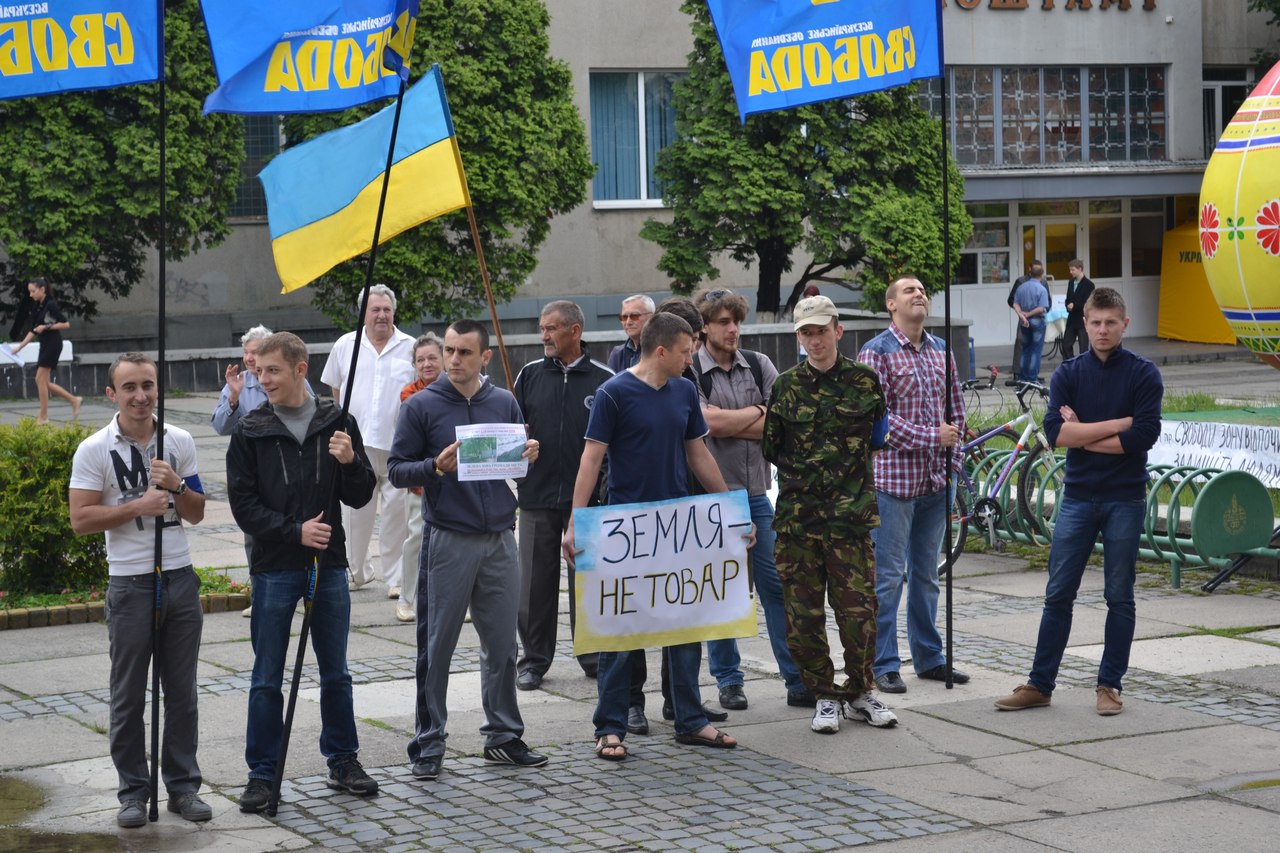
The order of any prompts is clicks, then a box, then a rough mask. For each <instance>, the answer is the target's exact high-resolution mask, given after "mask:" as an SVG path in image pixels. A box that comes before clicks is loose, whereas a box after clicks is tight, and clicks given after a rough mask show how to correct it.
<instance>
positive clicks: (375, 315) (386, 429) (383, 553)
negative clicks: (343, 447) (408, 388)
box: [321, 284, 414, 598]
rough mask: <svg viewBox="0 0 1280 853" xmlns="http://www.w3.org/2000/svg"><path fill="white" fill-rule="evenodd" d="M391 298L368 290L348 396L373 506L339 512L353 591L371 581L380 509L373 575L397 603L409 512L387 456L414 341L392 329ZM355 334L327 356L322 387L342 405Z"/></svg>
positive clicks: (387, 291)
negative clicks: (374, 482) (369, 469)
mask: <svg viewBox="0 0 1280 853" xmlns="http://www.w3.org/2000/svg"><path fill="white" fill-rule="evenodd" d="M395 320H396V295H395V292H394V291H393V290H392V289H391V288H389V287H387V286H386V285H385V284H375V285H374V286H373V287H371V288H369V306H368V309H367V310H366V311H365V320H364V334H363V335H361V336H360V359H359V361H358V362H357V364H356V378H355V384H354V385H353V387H352V390H351V406H350V412H351V414H352V415H353V416H354V417H355V419H356V423H358V424H359V425H360V432H361V434H362V435H363V437H364V447H365V451H366V452H367V453H368V456H369V461H370V462H371V463H373V471H374V473H375V474H376V475H377V477H378V486H377V490H376V491H375V492H374V496H373V500H371V501H369V503H367V504H365V506H363V507H362V508H360V509H351V508H350V507H347V506H346V505H345V504H344V505H343V507H342V514H343V519H342V523H343V526H344V527H345V528H346V530H347V559H348V562H349V566H350V569H349V571H350V572H351V589H352V590H353V591H354V590H357V589H359V588H360V587H362V586H364V585H365V584H367V583H369V582H370V581H372V580H373V578H374V571H373V568H372V566H370V565H369V562H370V561H369V541H370V539H371V538H372V536H373V521H374V517H375V515H377V513H378V512H379V508H381V513H382V523H381V526H380V527H379V533H378V543H379V549H378V550H379V566H380V571H379V572H378V574H379V575H380V576H381V577H382V581H383V583H385V584H386V585H387V590H388V591H387V597H388V598H399V597H400V581H401V574H402V566H401V557H402V555H403V553H404V551H403V549H404V540H405V537H406V536H407V535H408V525H409V515H408V513H409V506H408V503H409V502H408V500H407V497H406V495H407V494H408V493H407V492H405V491H404V490H402V489H397V488H395V487H394V486H392V485H391V483H390V481H389V480H388V479H387V453H388V451H390V449H391V440H392V439H393V438H394V437H395V425H396V415H397V414H398V413H399V411H400V389H401V388H403V387H404V386H405V385H407V384H409V383H410V382H412V381H413V377H414V368H413V341H414V339H413V336H412V335H407V334H405V333H404V332H402V331H400V330H399V329H397V328H396V325H395ZM355 341H356V333H355V332H348V333H347V334H345V335H343V336H342V337H340V338H338V340H337V342H336V343H335V344H334V345H333V350H332V351H331V352H330V353H329V361H328V362H327V363H326V364H325V367H324V373H323V374H321V381H323V382H324V383H325V384H326V385H328V386H329V387H330V388H331V389H332V391H333V398H334V399H335V400H337V401H338V402H339V403H341V402H342V395H343V393H345V391H346V387H347V375H348V373H349V372H350V370H351V350H352V347H354V346H355Z"/></svg>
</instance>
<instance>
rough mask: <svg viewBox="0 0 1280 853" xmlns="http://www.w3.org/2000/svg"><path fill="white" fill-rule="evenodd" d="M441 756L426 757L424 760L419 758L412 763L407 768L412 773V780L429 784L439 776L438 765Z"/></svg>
mask: <svg viewBox="0 0 1280 853" xmlns="http://www.w3.org/2000/svg"><path fill="white" fill-rule="evenodd" d="M441 758H442V756H439V755H428V756H426V757H425V758H419V759H418V760H417V761H415V762H413V766H412V767H411V768H409V770H410V772H411V773H413V778H415V779H418V780H419V781H422V782H430V781H432V780H433V779H435V778H436V777H437V776H439V775H440V764H441Z"/></svg>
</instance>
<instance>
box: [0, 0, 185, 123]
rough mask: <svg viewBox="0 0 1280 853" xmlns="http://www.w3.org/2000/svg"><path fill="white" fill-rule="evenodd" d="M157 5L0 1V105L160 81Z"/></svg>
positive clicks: (113, 0)
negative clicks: (35, 97) (8, 102)
mask: <svg viewBox="0 0 1280 853" xmlns="http://www.w3.org/2000/svg"><path fill="white" fill-rule="evenodd" d="M160 21H161V15H160V0H109V2H103V0H48V2H42V3H10V2H6V0H0V100H3V99H7V98H26V97H30V96H32V95H51V94H55V93H58V92H76V91H80V90H82V89H107V88H111V87H112V86H127V85H129V84H131V83H150V82H153V81H155V80H159V79H160V67H161V56H162V52H163V48H162V43H163V42H162V39H161V36H160Z"/></svg>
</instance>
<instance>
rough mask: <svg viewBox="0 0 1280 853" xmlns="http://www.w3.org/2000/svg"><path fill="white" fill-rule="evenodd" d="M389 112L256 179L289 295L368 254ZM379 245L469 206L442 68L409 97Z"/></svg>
mask: <svg viewBox="0 0 1280 853" xmlns="http://www.w3.org/2000/svg"><path fill="white" fill-rule="evenodd" d="M394 115H395V105H394V104H391V105H389V106H387V107H385V108H383V109H382V110H381V111H380V112H378V113H376V114H374V115H372V116H369V118H367V119H365V120H364V121H362V122H359V123H358V124H353V125H350V126H348V127H343V128H339V129H338V130H332V131H329V132H328V133H325V134H322V135H320V136H317V137H316V138H315V139H312V140H311V141H309V142H305V143H303V144H302V145H299V146H297V147H296V148H290V149H289V150H287V151H285V152H284V153H282V154H280V155H279V156H278V157H276V158H275V159H274V160H272V161H271V162H270V163H268V164H267V167H266V168H265V169H263V170H262V172H261V174H259V176H258V177H259V178H261V180H262V186H263V188H264V189H265V190H266V195H267V223H268V225H269V226H270V232H271V251H272V253H273V254H274V255H275V260H276V271H277V272H278V273H279V274H280V281H281V282H283V283H284V292H285V293H288V292H289V291H291V290H295V289H297V288H299V287H302V286H303V285H306V284H309V283H310V282H312V281H314V280H315V279H317V278H319V277H320V276H322V275H324V274H325V273H326V272H328V271H329V270H330V269H332V268H333V267H334V266H336V265H337V264H340V263H342V262H343V261H345V260H349V259H351V258H354V257H356V256H357V255H360V254H363V253H364V252H367V251H369V247H370V245H371V244H372V242H373V225H374V219H375V217H376V215H377V210H378V198H379V196H380V195H381V191H382V174H383V170H384V167H385V165H386V151H387V145H388V143H389V142H390V139H391V123H392V120H393V118H394ZM393 164H394V165H393V168H392V169H391V180H390V183H389V185H388V187H387V204H386V209H385V212H384V214H383V220H382V231H381V234H380V235H379V241H378V242H379V243H384V242H386V241H387V240H390V239H391V238H392V237H394V236H395V235H397V234H399V233H400V232H402V231H405V230H407V229H409V228H412V227H413V226H415V225H418V224H420V223H423V222H426V221H427V220H429V219H434V218H436V217H437V216H442V215H443V214H446V213H449V212H450V211H454V210H458V209H459V208H462V207H466V206H467V205H469V204H470V203H471V198H470V196H469V195H468V192H467V183H466V177H465V175H464V174H463V171H462V157H461V155H460V154H459V152H458V144H457V139H456V138H455V137H454V132H453V118H452V117H451V116H450V115H449V102H448V100H447V99H446V97H445V92H444V80H443V79H442V78H441V76H440V67H439V66H438V65H433V66H432V67H431V70H430V71H429V72H428V73H427V74H426V75H425V76H423V78H422V79H421V80H419V81H418V82H417V83H415V84H414V85H413V86H412V87H410V88H409V89H408V91H406V92H405V96H404V104H403V107H402V110H401V115H400V128H399V131H398V133H397V135H396V148H395V153H394V155H393Z"/></svg>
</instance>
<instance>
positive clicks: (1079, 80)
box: [921, 65, 1167, 166]
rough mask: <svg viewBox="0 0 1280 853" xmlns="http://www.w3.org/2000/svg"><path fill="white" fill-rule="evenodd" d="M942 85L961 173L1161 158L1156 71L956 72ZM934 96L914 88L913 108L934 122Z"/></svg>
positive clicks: (1161, 87) (1161, 84)
mask: <svg viewBox="0 0 1280 853" xmlns="http://www.w3.org/2000/svg"><path fill="white" fill-rule="evenodd" d="M946 85H947V86H948V87H949V95H950V98H951V144H952V149H953V151H954V153H955V158H956V162H958V163H959V164H960V165H962V166H964V165H969V166H1039V165H1045V164H1052V163H1078V162H1082V161H1088V160H1102V161H1106V160H1120V161H1126V160H1163V159H1165V157H1166V153H1165V152H1166V148H1165V131H1166V122H1167V115H1166V112H1165V70H1164V68H1163V67H1162V66H1154V65H1151V66H1148V65H1143V66H1132V67H1092V68H1090V67H1078V66H1068V67H1049V68H1040V67H1022V66H1008V67H1000V66H996V67H981V66H974V67H963V66H962V67H957V68H952V69H951V70H950V71H949V72H948V79H947V82H946ZM942 91H943V90H942V87H941V85H940V84H937V83H931V84H930V85H928V86H922V87H921V105H922V106H923V107H924V108H925V109H926V110H928V111H929V112H930V114H931V115H933V116H935V117H940V116H941V114H942V103H943V99H942V97H941V93H942Z"/></svg>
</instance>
